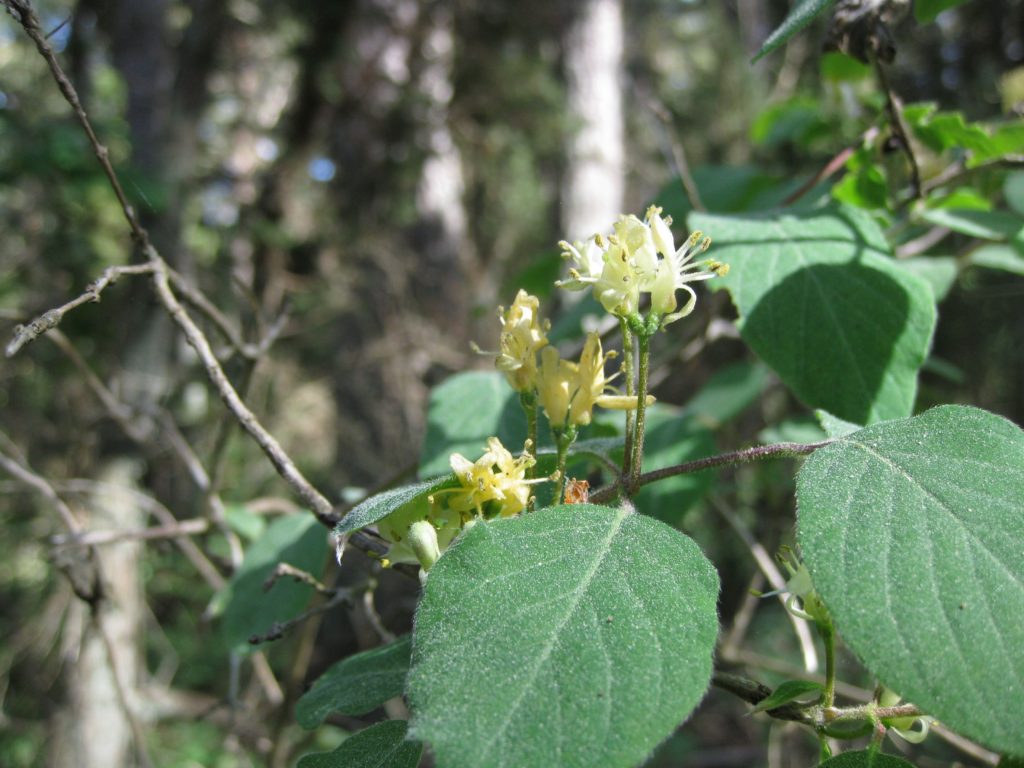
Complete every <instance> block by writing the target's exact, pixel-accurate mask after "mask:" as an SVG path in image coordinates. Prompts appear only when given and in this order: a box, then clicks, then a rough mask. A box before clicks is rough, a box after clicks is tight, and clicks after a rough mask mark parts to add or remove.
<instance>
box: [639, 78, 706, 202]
mask: <svg viewBox="0 0 1024 768" xmlns="http://www.w3.org/2000/svg"><path fill="white" fill-rule="evenodd" d="M647 106H648V108H649V109H650V110H651V112H652V113H653V114H654V116H655V117H656V118H657V120H658V125H659V126H660V128H661V134H662V139H663V141H664V143H665V144H666V145H667V147H668V153H667V154H668V155H669V156H670V158H671V160H672V165H673V170H675V172H676V175H677V176H678V177H679V181H680V183H682V185H683V191H684V192H685V193H686V197H687V199H688V200H689V201H690V205H691V206H693V209H694V210H695V211H701V212H703V211H706V210H707V208H706V207H705V206H704V201H703V200H701V197H700V192H699V191H698V190H697V183H696V182H695V181H694V180H693V174H691V173H690V164H689V163H688V162H687V161H686V151H685V150H684V149H683V145H682V144H681V143H680V142H679V141H678V140H677V139H676V138H675V135H674V134H673V132H672V115H670V114H669V111H668V110H667V109H666V108H665V105H664V104H662V103H661V102H659V101H658V100H657V99H655V98H654V97H653V96H650V97H649V98H648V99H647Z"/></svg>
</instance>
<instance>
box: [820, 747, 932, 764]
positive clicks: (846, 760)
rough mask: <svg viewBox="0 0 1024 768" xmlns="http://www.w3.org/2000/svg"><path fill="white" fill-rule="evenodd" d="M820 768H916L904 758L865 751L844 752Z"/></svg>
mask: <svg viewBox="0 0 1024 768" xmlns="http://www.w3.org/2000/svg"><path fill="white" fill-rule="evenodd" d="M818 768H914V764H913V763H908V762H907V761H906V760H904V759H903V758H902V757H896V756H895V755H887V754H885V753H884V752H875V753H874V754H872V753H871V752H870V751H868V750H866V749H863V750H859V751H857V752H843V753H842V754H841V755H836V756H835V757H832V758H829V759H828V760H826V761H825V762H823V763H821V764H820V765H819V766H818Z"/></svg>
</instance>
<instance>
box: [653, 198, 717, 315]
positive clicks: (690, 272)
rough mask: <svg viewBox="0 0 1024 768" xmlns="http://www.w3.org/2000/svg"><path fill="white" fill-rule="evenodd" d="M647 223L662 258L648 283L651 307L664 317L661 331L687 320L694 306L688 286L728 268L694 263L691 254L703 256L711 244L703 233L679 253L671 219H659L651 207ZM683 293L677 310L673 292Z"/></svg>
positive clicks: (709, 262) (708, 262)
mask: <svg viewBox="0 0 1024 768" xmlns="http://www.w3.org/2000/svg"><path fill="white" fill-rule="evenodd" d="M647 222H648V224H649V226H650V228H651V233H652V237H653V240H654V242H655V243H656V244H657V248H658V251H659V252H660V253H661V254H662V256H663V257H664V258H663V259H662V260H661V261H660V262H659V263H658V271H657V275H656V277H655V279H654V281H653V282H652V283H651V286H650V291H651V308H652V309H653V310H654V311H655V312H657V313H658V314H660V315H664V317H663V318H662V321H661V326H662V328H664V327H665V326H666V325H668V324H669V323H673V322H675V321H676V320H678V319H679V318H681V317H686V316H687V315H688V314H690V313H691V312H692V311H693V308H694V306H695V305H696V304H697V293H696V292H695V291H694V290H693V288H691V287H690V286H689V285H687V283H696V282H699V281H701V280H710V279H711V278H712V277H720V276H724V275H726V274H727V273H728V272H729V265H728V264H722V263H721V262H718V261H714V260H710V259H709V260H706V261H693V257H694V255H696V254H698V253H704V252H705V251H706V250H707V249H708V247H709V246H710V245H711V238H709V237H704V234H703V233H702V232H699V231H698V232H694V233H693V234H692V235H690V237H689V238H688V239H687V241H686V242H685V243H684V244H683V245H682V247H681V248H679V250H676V245H675V239H674V238H673V237H672V230H671V229H670V228H669V225H670V224H671V222H672V220H671V219H663V218H662V217H661V208H658V207H656V206H653V205H652V206H651V207H650V208H648V209H647ZM678 290H683V291H686V292H687V293H688V294H689V298H688V300H687V302H686V303H685V304H684V305H683V307H682V309H677V307H678V304H677V302H676V291H678Z"/></svg>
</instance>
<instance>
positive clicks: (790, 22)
mask: <svg viewBox="0 0 1024 768" xmlns="http://www.w3.org/2000/svg"><path fill="white" fill-rule="evenodd" d="M832 2H833V0H796V2H795V3H794V4H793V7H792V8H791V9H790V11H789V15H788V16H787V17H786V20H785V21H783V22H782V24H781V25H780V26H779V27H778V28H777V29H776V30H775V31H774V32H772V33H771V34H770V35H768V39H767V40H765V41H764V45H762V46H761V50H759V51H758V52H757V55H756V56H755V57H754V59H753V61H757V60H758V59H760V58H761V57H762V56H766V55H767V54H769V53H771V52H772V51H774V50H775V49H776V48H778V47H779V46H780V45H782V44H783V43H785V42H786V41H787V40H789V38H791V37H792V36H793V35H795V34H796V33H797V32H799V31H800V30H801V29H803V28H804V27H806V26H807V25H808V24H810V23H811V22H812V21H813V20H814V17H815V16H817V15H818V14H820V13H821V12H822V11H824V10H825V9H826V8H828V7H829V6H830V5H832Z"/></svg>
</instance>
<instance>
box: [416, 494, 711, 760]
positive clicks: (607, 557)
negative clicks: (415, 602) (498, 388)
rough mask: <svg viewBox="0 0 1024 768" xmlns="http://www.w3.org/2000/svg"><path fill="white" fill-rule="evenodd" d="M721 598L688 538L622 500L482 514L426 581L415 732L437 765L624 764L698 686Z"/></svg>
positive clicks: (679, 715)
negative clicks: (486, 517) (494, 516)
mask: <svg viewBox="0 0 1024 768" xmlns="http://www.w3.org/2000/svg"><path fill="white" fill-rule="evenodd" d="M717 595H718V577H717V574H716V573H715V570H714V568H713V567H712V566H711V564H710V563H709V562H708V561H707V560H706V559H705V557H704V556H703V555H702V554H701V552H700V550H699V549H698V547H697V545H696V544H695V543H694V542H693V541H692V540H691V539H689V538H688V537H686V536H684V535H683V534H681V533H679V532H678V531H674V530H673V529H671V528H669V527H668V526H666V525H665V524H663V523H660V522H658V521H657V520H653V519H651V518H649V517H645V516H643V515H637V514H633V513H630V512H628V511H626V510H624V509H611V508H608V507H599V506H594V505H590V504H581V505H572V506H560V507H552V508H549V509H544V510H540V511H538V512H535V513H533V514H530V515H526V516H523V517H519V518H513V519H504V520H496V521H493V522H488V523H478V524H477V525H476V526H474V527H473V528H471V529H470V530H469V531H467V533H466V534H465V535H464V536H463V537H462V539H460V542H459V544H458V545H457V546H455V547H454V548H452V549H451V550H449V551H448V552H447V553H445V555H444V557H442V558H441V559H440V560H439V561H438V562H437V564H436V565H435V566H434V567H433V568H432V569H431V571H430V574H429V576H428V578H427V581H426V584H425V587H424V593H423V598H422V600H421V602H420V607H419V610H418V612H417V614H416V626H415V630H414V639H413V662H412V669H411V670H410V673H409V683H408V696H409V701H410V705H411V707H412V709H413V712H414V716H413V721H412V727H411V730H412V733H414V734H415V735H416V736H417V738H422V739H424V740H426V741H428V742H429V743H430V745H431V748H432V750H433V752H434V753H435V755H436V757H437V762H438V764H439V765H445V766H448V768H460V767H461V766H474V767H475V766H482V765H487V766H495V767H500V766H521V765H524V766H525V765H537V766H542V765H580V766H590V765H595V766H596V765H600V766H606V767H609V768H613V767H614V766H631V765H634V764H636V763H638V762H640V761H641V760H642V759H643V758H644V757H645V756H646V755H648V754H649V753H650V751H651V750H652V749H653V748H654V747H655V746H656V745H657V744H658V742H660V741H661V740H662V739H664V738H666V737H667V736H669V735H670V734H671V733H672V731H673V730H674V729H675V727H676V726H677V725H678V724H679V723H680V722H682V721H683V720H684V719H685V718H686V717H687V715H688V714H689V713H690V712H691V711H692V710H693V708H694V707H695V706H696V705H697V703H698V702H699V701H700V699H701V698H702V697H703V696H704V693H705V691H706V690H707V686H708V682H709V680H710V678H711V671H712V667H711V656H712V651H713V648H714V644H715V637H716V635H717V633H718V617H717V609H716V599H717ZM467 724H471V727H467Z"/></svg>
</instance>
